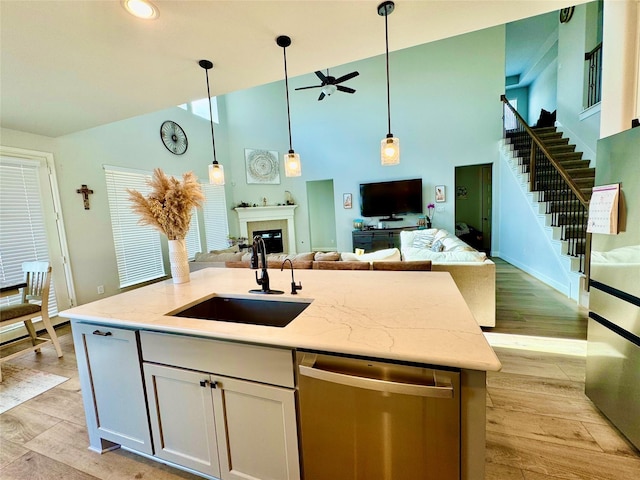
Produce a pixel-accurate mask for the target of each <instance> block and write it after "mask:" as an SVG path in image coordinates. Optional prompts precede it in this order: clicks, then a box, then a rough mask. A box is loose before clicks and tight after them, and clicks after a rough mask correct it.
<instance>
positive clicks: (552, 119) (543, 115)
mask: <svg viewBox="0 0 640 480" xmlns="http://www.w3.org/2000/svg"><path fill="white" fill-rule="evenodd" d="M555 123H556V111H555V110H554V111H553V113H552V112H548V111H547V110H545V109H544V108H542V109H541V110H540V118H538V122H537V123H536V125H535V126H536V127H553V125H554V124H555Z"/></svg>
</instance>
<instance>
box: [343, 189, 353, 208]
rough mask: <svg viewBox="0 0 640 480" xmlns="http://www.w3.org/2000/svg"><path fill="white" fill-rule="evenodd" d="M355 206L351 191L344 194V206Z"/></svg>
mask: <svg viewBox="0 0 640 480" xmlns="http://www.w3.org/2000/svg"><path fill="white" fill-rule="evenodd" d="M352 207H353V197H352V195H351V194H350V193H343V194H342V208H352Z"/></svg>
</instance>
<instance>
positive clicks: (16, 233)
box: [0, 156, 58, 317]
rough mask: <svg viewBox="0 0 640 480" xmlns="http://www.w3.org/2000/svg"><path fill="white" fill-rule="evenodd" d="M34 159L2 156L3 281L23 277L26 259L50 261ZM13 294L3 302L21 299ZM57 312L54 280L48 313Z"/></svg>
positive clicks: (0, 252)
mask: <svg viewBox="0 0 640 480" xmlns="http://www.w3.org/2000/svg"><path fill="white" fill-rule="evenodd" d="M40 168H43V167H42V165H41V163H40V162H38V161H35V160H27V159H18V158H9V157H4V156H3V157H2V158H0V207H1V209H0V281H2V283H14V282H19V281H22V280H24V273H23V271H22V263H23V262H32V261H47V262H48V261H50V259H49V250H48V242H47V232H46V226H45V221H44V214H43V209H42V200H41V198H42V197H41V195H42V194H41V189H40V180H39V171H38V170H39V169H40ZM20 300H21V297H20V296H19V295H14V296H11V297H5V298H3V299H1V300H0V305H11V304H16V303H19V302H20ZM57 314H58V306H57V304H56V296H55V292H54V283H53V282H52V283H51V289H50V291H49V316H50V317H53V316H55V315H57Z"/></svg>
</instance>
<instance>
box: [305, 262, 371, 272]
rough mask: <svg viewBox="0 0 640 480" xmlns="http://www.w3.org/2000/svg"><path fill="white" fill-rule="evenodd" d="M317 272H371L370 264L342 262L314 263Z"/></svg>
mask: <svg viewBox="0 0 640 480" xmlns="http://www.w3.org/2000/svg"><path fill="white" fill-rule="evenodd" d="M313 268H314V269H315V270H370V269H371V265H370V264H369V263H368V262H358V261H355V260H354V261H341V262H313Z"/></svg>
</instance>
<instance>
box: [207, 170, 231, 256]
mask: <svg viewBox="0 0 640 480" xmlns="http://www.w3.org/2000/svg"><path fill="white" fill-rule="evenodd" d="M202 191H203V192H204V195H205V197H206V199H205V201H204V204H203V207H202V213H203V216H204V232H205V237H206V239H207V251H211V250H222V249H225V248H227V247H228V246H229V222H228V220H227V200H226V198H225V195H224V187H223V186H221V185H211V184H208V183H203V184H202Z"/></svg>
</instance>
